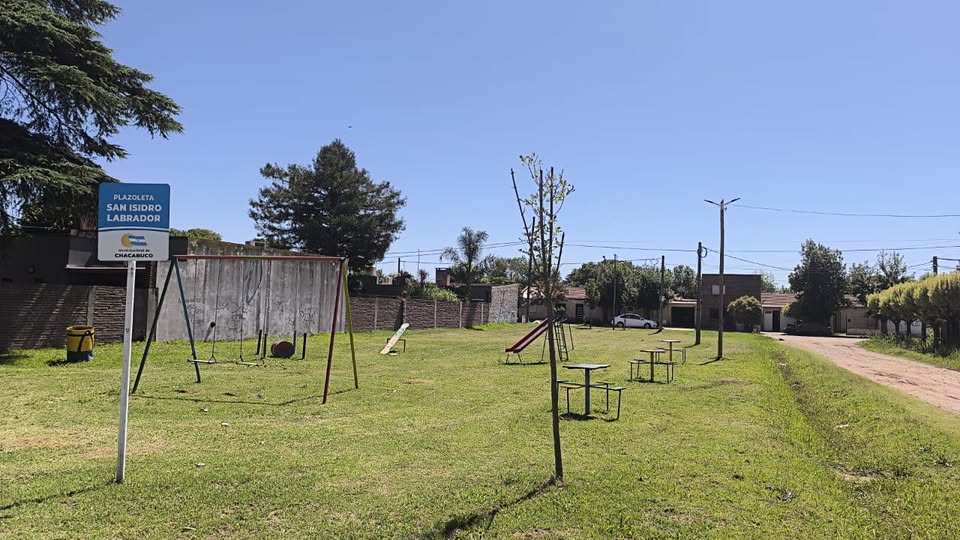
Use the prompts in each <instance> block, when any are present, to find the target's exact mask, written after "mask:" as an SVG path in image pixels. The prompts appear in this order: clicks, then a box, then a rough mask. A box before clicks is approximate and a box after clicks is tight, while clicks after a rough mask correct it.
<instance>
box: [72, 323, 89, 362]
mask: <svg viewBox="0 0 960 540" xmlns="http://www.w3.org/2000/svg"><path fill="white" fill-rule="evenodd" d="M95 332H96V329H95V328H94V327H92V326H68V327H67V362H80V361H85V360H90V359H91V358H93V336H94V333H95Z"/></svg>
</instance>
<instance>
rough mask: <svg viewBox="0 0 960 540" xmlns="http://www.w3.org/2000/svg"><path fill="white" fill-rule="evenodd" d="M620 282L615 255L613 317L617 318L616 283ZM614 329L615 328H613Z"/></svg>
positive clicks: (615, 256)
mask: <svg viewBox="0 0 960 540" xmlns="http://www.w3.org/2000/svg"><path fill="white" fill-rule="evenodd" d="M618 281H620V273H619V272H618V271H617V254H616V253H614V254H613V316H614V317H616V316H617V282H618ZM614 328H616V327H614Z"/></svg>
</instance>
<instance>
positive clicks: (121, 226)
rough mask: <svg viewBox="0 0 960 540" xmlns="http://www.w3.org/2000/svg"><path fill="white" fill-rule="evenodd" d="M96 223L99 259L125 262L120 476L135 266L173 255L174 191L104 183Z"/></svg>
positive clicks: (123, 471) (123, 461)
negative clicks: (171, 235)
mask: <svg viewBox="0 0 960 540" xmlns="http://www.w3.org/2000/svg"><path fill="white" fill-rule="evenodd" d="M98 206H99V208H98V214H97V216H98V223H97V227H98V228H97V256H98V258H99V259H100V260H101V261H126V262H127V300H126V306H125V311H124V319H123V368H122V369H121V379H120V427H119V433H118V435H117V476H116V481H117V483H118V484H122V483H123V480H124V477H125V475H126V468H127V417H128V411H129V405H130V400H129V398H130V354H131V350H132V348H133V307H134V306H133V303H134V292H135V291H136V282H137V261H164V260H167V258H168V256H169V250H170V186H169V185H167V184H101V185H100V196H99V205H98Z"/></svg>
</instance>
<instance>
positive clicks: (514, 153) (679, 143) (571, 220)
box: [102, 0, 960, 283]
mask: <svg viewBox="0 0 960 540" xmlns="http://www.w3.org/2000/svg"><path fill="white" fill-rule="evenodd" d="M119 5H120V6H121V7H122V9H123V14H122V15H121V16H120V18H119V19H118V20H116V21H114V22H112V23H110V24H109V25H107V26H106V27H104V28H103V29H102V31H103V33H104V36H105V41H106V43H107V45H108V46H110V47H112V48H114V49H115V50H116V56H117V57H118V58H119V59H120V60H121V61H123V62H126V63H129V64H131V65H133V66H136V67H138V68H140V69H142V70H144V71H147V72H149V73H151V74H153V75H155V77H156V81H155V84H154V87H155V88H157V89H159V90H161V91H163V92H166V93H167V94H169V95H170V96H171V97H173V98H174V99H175V100H176V101H177V102H178V103H180V105H181V106H182V107H183V115H182V117H181V121H182V122H183V124H184V125H185V131H184V133H183V134H182V135H178V136H174V137H172V138H171V139H170V140H166V141H164V140H151V139H150V137H149V136H148V135H146V134H144V133H141V132H137V131H134V130H129V131H125V132H124V133H123V134H122V135H121V137H119V142H120V143H121V144H122V145H124V146H125V147H126V148H127V149H128V150H129V151H130V154H131V155H130V157H129V158H128V159H126V160H122V161H117V162H113V163H109V164H107V170H108V172H109V173H111V174H112V175H114V176H116V177H118V178H120V179H122V180H124V181H129V182H166V183H170V184H171V188H172V194H173V206H172V218H171V222H172V224H173V226H175V227H179V228H190V227H204V228H210V229H214V230H216V231H219V232H220V233H222V234H223V236H224V237H225V238H226V239H227V240H231V241H244V240H247V239H249V238H252V237H253V236H254V235H255V232H254V228H253V223H252V222H251V220H250V219H249V218H248V217H247V208H248V204H247V201H248V200H249V199H250V198H251V197H253V196H255V194H256V191H257V189H258V188H259V187H260V186H261V185H263V179H262V178H261V177H260V175H259V172H258V171H259V168H260V167H261V166H262V165H263V164H265V163H267V162H276V163H280V164H288V163H294V162H296V163H305V162H307V161H309V160H310V159H311V158H312V157H313V156H314V154H315V153H316V151H317V150H318V149H319V148H320V147H321V146H323V145H324V144H327V143H329V142H330V141H331V140H333V139H335V138H341V139H343V140H344V142H345V143H346V144H347V145H349V146H350V147H351V148H352V149H353V150H354V151H355V152H356V153H357V156H358V160H359V163H360V165H361V166H363V167H365V168H367V169H368V170H369V171H370V172H371V173H372V174H373V176H374V177H375V178H376V179H378V180H389V181H390V182H392V183H393V184H394V185H396V186H397V187H398V188H400V189H401V190H402V191H403V193H404V194H405V195H406V197H407V200H408V204H407V206H406V208H404V210H403V217H404V218H405V220H406V223H407V228H406V231H405V232H404V233H403V234H402V235H401V236H400V238H399V239H398V240H397V242H396V243H395V244H394V246H393V247H392V248H391V252H412V251H416V250H417V249H422V250H425V251H427V250H431V249H437V248H442V247H443V246H446V245H451V244H453V243H454V241H455V238H456V236H457V233H458V231H459V229H460V228H461V227H463V226H472V227H474V228H478V229H484V230H486V231H488V232H489V233H490V237H491V242H510V241H513V240H516V239H517V237H518V235H519V232H520V221H519V217H518V215H517V210H516V204H515V202H514V200H513V195H512V188H511V185H510V177H509V170H510V168H511V167H514V168H518V169H519V165H520V164H519V161H518V156H519V154H521V153H529V152H537V153H538V154H539V155H540V156H541V157H542V158H543V159H544V160H545V162H546V163H547V164H550V165H555V166H557V167H558V168H563V169H564V170H565V171H566V175H567V177H568V178H569V179H570V180H572V181H573V183H574V184H575V186H576V192H575V193H574V194H573V195H572V197H571V199H570V202H569V204H568V206H567V207H566V209H565V211H564V212H565V215H563V216H562V218H561V219H562V224H563V226H564V228H565V229H566V231H567V237H568V243H569V244H571V246H569V247H568V248H567V249H566V250H565V253H564V259H565V260H566V261H568V262H571V263H575V262H584V261H590V260H599V259H600V258H601V256H604V255H605V256H607V257H612V256H613V254H614V253H616V254H617V255H618V256H619V257H620V258H621V259H639V258H643V257H659V255H660V254H661V251H659V250H660V249H671V250H683V249H688V250H691V251H692V250H694V249H695V248H696V244H697V241H703V242H704V244H705V245H707V246H709V247H712V248H718V247H719V242H718V236H719V233H718V215H717V210H716V208H715V207H713V206H710V205H708V204H706V203H705V202H703V199H704V198H710V199H715V200H718V199H720V198H724V197H726V198H732V197H741V198H742V203H743V204H747V205H752V206H762V207H775V208H789V209H809V210H819V211H828V212H830V211H835V212H859V213H887V214H889V213H898V214H944V213H947V214H957V213H960V208H958V206H960V205H958V201H960V197H958V196H960V181H958V180H957V178H958V176H960V175H958V173H960V157H958V153H957V148H960V131H958V126H960V108H958V107H957V100H958V96H960V70H958V69H957V67H956V54H957V51H960V33H958V32H956V24H955V23H956V21H957V20H958V18H960V4H957V3H955V2H947V1H942V2H937V1H930V2H886V1H870V2H867V1H848V2H828V1H805V2H794V3H792V4H787V3H784V2H769V1H760V0H757V1H731V2H708V1H691V2H640V1H622V2H572V1H549V2H548V1H542V2H507V1H499V0H498V1H485V2H472V3H466V2H440V1H435V2H392V1H368V2H305V1H304V2H293V1H277V2H273V3H271V4H269V7H268V5H267V4H264V3H260V2H225V1H218V2H214V1H205V2H195V1H189V2H188V1H181V0H171V1H167V2H132V1H124V2H120V3H119ZM348 126H352V128H350V127H348ZM958 232H960V219H957V218H952V219H937V220H928V219H891V218H866V217H857V218H853V217H836V216H811V215H800V214H790V213H777V212H767V211H761V210H754V209H748V208H743V207H734V208H731V209H730V211H729V212H728V214H727V249H728V250H729V253H730V254H731V255H734V256H739V257H741V258H744V259H748V260H750V261H754V262H749V263H747V262H742V261H736V260H728V261H727V270H728V272H757V271H759V270H760V269H763V268H764V267H761V266H759V265H758V264H755V262H758V263H763V264H767V265H772V266H776V267H784V268H790V267H793V266H794V265H795V264H796V261H797V258H798V257H797V254H796V250H797V249H798V247H799V244H800V242H801V241H802V240H804V239H805V238H814V239H816V240H819V241H823V242H824V243H827V244H828V245H831V246H832V247H836V248H840V249H843V250H850V249H876V248H897V247H918V248H922V249H915V250H909V251H904V252H903V254H904V255H905V257H906V260H907V262H908V264H910V265H918V266H916V269H917V270H920V271H922V270H924V268H922V267H921V266H919V265H921V264H923V263H924V262H925V261H928V260H929V259H930V257H931V256H932V255H940V256H942V257H955V258H960V248H931V247H929V246H955V245H960V236H958ZM573 244H580V245H592V246H607V247H603V248H593V247H573V246H572V245H573ZM514 249H515V248H501V249H497V250H494V252H495V253H497V254H500V255H512V254H514V251H513V250H514ZM645 250H649V251H645ZM754 250H776V251H784V252H777V253H773V252H770V253H756V252H750V251H754ZM664 254H665V255H666V256H667V263H668V265H673V264H679V263H686V264H691V265H693V264H695V261H696V256H695V255H694V254H692V253H690V252H680V251H669V252H665V253H664ZM874 257H875V253H872V252H856V253H854V252H847V253H846V254H845V258H846V260H847V261H848V262H854V261H860V260H863V259H867V258H870V259H872V258H874ZM403 258H404V263H403V264H404V266H405V268H406V269H407V270H411V271H413V270H415V269H416V256H415V255H413V256H404V257H403ZM421 261H422V265H423V267H426V268H432V267H433V266H436V263H437V257H436V256H435V255H425V256H423V257H422V259H421ZM716 265H717V257H716V255H715V254H711V255H710V256H709V257H708V258H707V259H706V260H705V271H715V270H716ZM384 266H385V267H386V268H396V258H395V257H391V258H390V259H389V260H388V261H386V262H385V263H384ZM565 268H566V269H568V270H569V269H571V268H572V266H566V267H565ZM772 272H773V273H774V275H775V276H776V278H777V281H778V282H781V283H785V282H786V276H787V273H788V272H787V271H785V270H772Z"/></svg>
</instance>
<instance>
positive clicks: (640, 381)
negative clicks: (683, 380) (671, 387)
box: [627, 379, 673, 384]
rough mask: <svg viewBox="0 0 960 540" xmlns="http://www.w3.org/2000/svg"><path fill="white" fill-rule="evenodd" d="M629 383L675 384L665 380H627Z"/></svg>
mask: <svg viewBox="0 0 960 540" xmlns="http://www.w3.org/2000/svg"><path fill="white" fill-rule="evenodd" d="M627 382H635V383H637V384H673V382H672V381H670V382H667V381H664V380H659V381H657V380H652V381H651V380H650V379H627Z"/></svg>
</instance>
